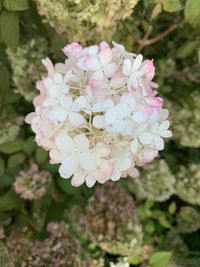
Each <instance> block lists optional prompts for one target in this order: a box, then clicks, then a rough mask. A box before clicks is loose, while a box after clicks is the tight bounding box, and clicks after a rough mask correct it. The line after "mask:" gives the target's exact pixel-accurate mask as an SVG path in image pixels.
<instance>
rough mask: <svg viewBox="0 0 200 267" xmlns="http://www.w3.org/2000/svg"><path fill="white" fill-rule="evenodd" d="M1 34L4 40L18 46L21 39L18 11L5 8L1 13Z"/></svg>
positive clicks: (10, 44)
mask: <svg viewBox="0 0 200 267" xmlns="http://www.w3.org/2000/svg"><path fill="white" fill-rule="evenodd" d="M1 35H2V40H3V42H4V43H5V44H6V45H7V46H10V47H16V46H17V44H18V41H19V15H18V13H16V12H9V11H5V10H3V12H2V14H1Z"/></svg>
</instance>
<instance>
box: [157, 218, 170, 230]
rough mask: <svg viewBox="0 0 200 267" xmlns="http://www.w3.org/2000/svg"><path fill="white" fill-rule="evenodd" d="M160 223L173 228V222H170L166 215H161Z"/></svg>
mask: <svg viewBox="0 0 200 267" xmlns="http://www.w3.org/2000/svg"><path fill="white" fill-rule="evenodd" d="M159 223H160V225H161V226H163V227H165V228H171V224H170V223H169V221H168V220H167V218H166V216H165V215H162V216H160V217H159Z"/></svg>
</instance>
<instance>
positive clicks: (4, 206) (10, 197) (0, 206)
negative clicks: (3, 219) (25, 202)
mask: <svg viewBox="0 0 200 267" xmlns="http://www.w3.org/2000/svg"><path fill="white" fill-rule="evenodd" d="M21 204H22V200H21V199H20V198H18V197H17V195H16V194H15V193H14V192H13V191H9V192H7V193H6V194H4V195H3V196H2V197H0V211H6V210H12V209H14V208H16V207H18V206H20V205H21Z"/></svg>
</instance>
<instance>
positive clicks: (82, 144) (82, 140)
mask: <svg viewBox="0 0 200 267" xmlns="http://www.w3.org/2000/svg"><path fill="white" fill-rule="evenodd" d="M74 143H75V146H76V149H77V150H78V151H79V152H84V151H88V150H89V146H90V141H89V139H88V138H87V137H86V136H85V135H84V134H78V135H76V136H75V137H74Z"/></svg>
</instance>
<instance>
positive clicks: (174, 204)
mask: <svg viewBox="0 0 200 267" xmlns="http://www.w3.org/2000/svg"><path fill="white" fill-rule="evenodd" d="M176 209H177V206H176V202H174V201H173V202H172V203H171V204H170V205H169V208H168V211H169V213H170V214H174V213H175V212H176Z"/></svg>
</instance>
